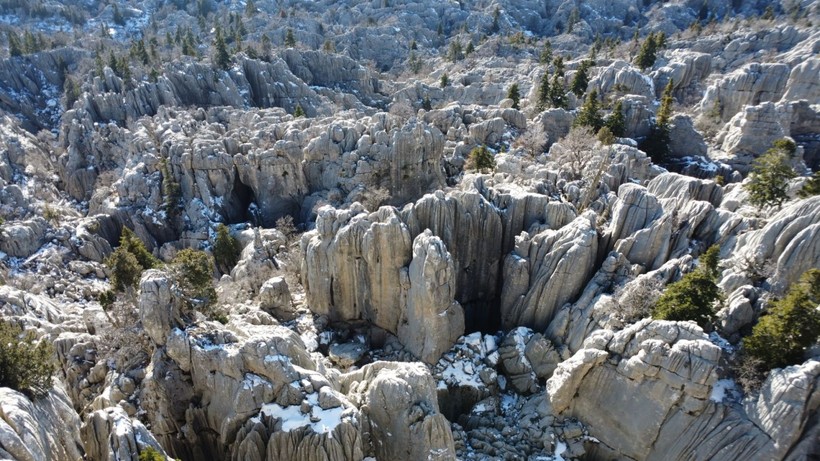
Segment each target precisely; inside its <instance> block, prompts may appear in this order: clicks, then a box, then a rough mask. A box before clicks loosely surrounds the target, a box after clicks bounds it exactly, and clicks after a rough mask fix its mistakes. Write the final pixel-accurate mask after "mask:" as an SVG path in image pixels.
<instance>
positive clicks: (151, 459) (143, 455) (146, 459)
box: [139, 447, 165, 461]
mask: <svg viewBox="0 0 820 461" xmlns="http://www.w3.org/2000/svg"><path fill="white" fill-rule="evenodd" d="M139 461H165V457H164V456H162V454H161V453H160V452H158V451H157V450H156V449H155V448H154V447H145V448H143V449H142V451H140V459H139Z"/></svg>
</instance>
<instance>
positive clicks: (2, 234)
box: [0, 217, 48, 258]
mask: <svg viewBox="0 0 820 461" xmlns="http://www.w3.org/2000/svg"><path fill="white" fill-rule="evenodd" d="M47 227H48V224H47V223H46V221H45V220H44V219H43V218H40V217H37V218H34V219H30V220H27V221H22V222H13V223H9V224H7V225H4V226H3V229H2V231H0V251H2V252H3V253H6V254H8V255H10V256H14V257H17V258H27V257H29V256H31V255H32V254H33V253H34V252H36V251H37V250H38V249H40V247H41V246H42V245H43V243H45V232H46V229H47Z"/></svg>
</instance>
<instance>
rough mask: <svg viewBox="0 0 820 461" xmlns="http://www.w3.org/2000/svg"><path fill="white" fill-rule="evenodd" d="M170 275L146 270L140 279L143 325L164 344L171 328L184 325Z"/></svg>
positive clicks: (154, 337)
mask: <svg viewBox="0 0 820 461" xmlns="http://www.w3.org/2000/svg"><path fill="white" fill-rule="evenodd" d="M171 285H172V282H171V279H170V276H169V275H168V274H167V273H165V272H162V271H159V270H156V269H151V270H147V271H145V273H143V274H142V278H141V279H140V294H139V312H140V319H141V320H142V326H143V328H144V329H145V332H146V333H148V336H149V337H150V338H151V340H152V341H154V342H155V343H156V344H159V345H164V344H165V341H166V339H167V338H168V335H169V334H170V333H171V330H172V329H174V328H175V327H178V326H180V325H182V320H181V312H180V310H179V302H178V300H177V299H176V297H175V296H174V293H173V292H172V291H171Z"/></svg>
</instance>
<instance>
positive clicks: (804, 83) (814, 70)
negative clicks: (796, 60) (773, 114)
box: [781, 58, 820, 102]
mask: <svg viewBox="0 0 820 461" xmlns="http://www.w3.org/2000/svg"><path fill="white" fill-rule="evenodd" d="M818 73H820V58H814V59H808V60H806V61H803V62H801V63H800V64H798V65H796V66H794V68H792V70H791V73H790V74H789V80H788V82H786V92H785V93H783V97H782V98H781V101H799V100H801V99H805V100H806V101H809V102H811V101H817V100H818V99H820V83H818V82H817V74H818Z"/></svg>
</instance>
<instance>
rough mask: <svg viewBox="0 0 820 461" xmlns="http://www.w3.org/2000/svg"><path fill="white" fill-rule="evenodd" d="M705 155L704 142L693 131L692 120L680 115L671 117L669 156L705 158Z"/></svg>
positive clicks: (699, 135)
mask: <svg viewBox="0 0 820 461" xmlns="http://www.w3.org/2000/svg"><path fill="white" fill-rule="evenodd" d="M706 153H707V148H706V142H705V141H704V140H703V136H701V134H700V133H698V132H697V131H696V130H695V127H694V126H693V125H692V119H691V118H689V117H688V116H686V115H681V114H677V115H675V116H674V117H672V119H671V120H670V126H669V154H670V155H671V156H673V157H687V156H690V157H694V156H705V155H706Z"/></svg>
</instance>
